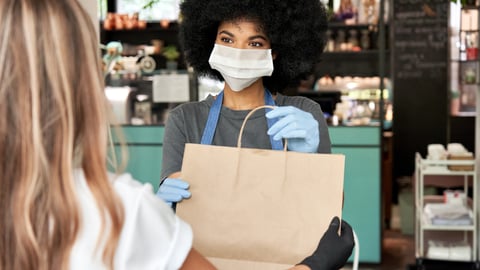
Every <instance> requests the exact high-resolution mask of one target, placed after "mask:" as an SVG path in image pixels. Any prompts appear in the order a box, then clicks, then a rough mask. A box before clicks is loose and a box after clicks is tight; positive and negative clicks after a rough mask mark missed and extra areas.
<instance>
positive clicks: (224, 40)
mask: <svg viewBox="0 0 480 270" xmlns="http://www.w3.org/2000/svg"><path fill="white" fill-rule="evenodd" d="M220 40H221V41H222V42H224V43H233V40H232V39H230V38H227V37H222V38H220Z"/></svg>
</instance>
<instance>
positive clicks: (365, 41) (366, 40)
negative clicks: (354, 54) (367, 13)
mask: <svg viewBox="0 0 480 270" xmlns="http://www.w3.org/2000/svg"><path fill="white" fill-rule="evenodd" d="M360 47H362V50H369V49H370V32H369V31H368V30H367V29H364V30H362V36H361V37H360Z"/></svg>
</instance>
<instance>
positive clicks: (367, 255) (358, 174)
mask: <svg viewBox="0 0 480 270" xmlns="http://www.w3.org/2000/svg"><path fill="white" fill-rule="evenodd" d="M122 129H123V133H124V135H125V140H126V144H127V146H128V148H127V149H128V155H129V162H128V166H127V169H126V170H127V171H128V172H130V173H131V174H132V176H133V177H134V178H135V179H137V180H139V181H141V182H145V183H151V184H152V186H153V188H154V190H155V191H156V190H157V189H158V185H159V182H160V171H161V164H162V147H163V132H164V127H163V126H122ZM329 132H330V138H331V141H332V152H333V153H338V154H344V155H345V184H344V192H345V193H344V208H343V218H344V219H345V220H346V221H348V223H349V224H351V225H352V227H353V229H354V230H355V232H356V234H357V236H358V239H359V244H360V257H359V261H360V262H365V263H379V262H380V260H381V257H380V256H381V222H380V218H381V217H380V215H381V214H380V211H381V199H380V198H381V194H380V166H381V160H380V157H381V144H380V128H379V127H369V126H360V127H359V126H356V127H344V126H339V127H329ZM116 147H118V145H117V146H116ZM319 173H321V172H319Z"/></svg>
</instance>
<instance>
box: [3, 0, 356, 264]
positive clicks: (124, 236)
mask: <svg viewBox="0 0 480 270" xmlns="http://www.w3.org/2000/svg"><path fill="white" fill-rule="evenodd" d="M97 44H98V38H97V37H96V35H95V32H94V30H93V25H92V23H91V21H90V18H89V17H88V15H87V14H86V12H85V11H84V10H83V9H82V8H81V7H80V5H79V4H78V2H77V1H76V0H3V1H0V63H1V65H0V133H1V134H0V154H1V156H0V187H1V188H0V207H1V209H0V233H1V236H0V270H11V269H21V270H30V269H35V270H46V269H55V270H56V269H82V270H85V269H89V270H90V269H142V270H148V269H214V266H213V265H212V264H210V263H209V262H208V261H207V260H206V259H205V258H204V257H202V256H201V255H200V254H199V253H198V252H196V251H195V250H194V249H193V248H192V231H191V228H190V227H189V225H188V224H186V223H184V222H183V221H182V220H180V219H179V218H178V217H177V216H175V215H174V213H173V211H172V210H171V208H170V207H169V206H167V204H165V203H164V202H163V201H162V200H160V199H158V198H157V197H156V196H155V195H154V194H153V192H152V188H151V186H150V185H141V184H139V183H138V182H135V181H134V180H132V179H131V177H130V176H129V175H127V174H123V175H119V176H113V175H111V174H109V173H107V167H106V160H107V145H108V140H107V138H108V128H109V121H108V119H107V115H108V114H109V112H108V105H107V102H106V99H105V96H104V93H103V78H102V71H101V67H100V63H101V61H100V58H99V49H98V45H97ZM339 227H341V229H342V231H344V232H346V233H343V234H342V237H339V236H338V235H337V233H336V231H337V230H338V228H339ZM349 233H350V234H349ZM348 237H351V229H350V228H349V227H348V225H347V224H340V223H339V220H338V218H337V219H334V220H333V221H332V226H331V228H330V229H329V230H328V231H327V232H326V233H325V235H324V237H323V239H322V241H321V242H320V244H319V248H318V249H317V251H315V253H314V255H312V256H309V257H307V259H306V260H305V261H304V262H303V264H302V265H298V266H295V269H330V268H325V267H323V266H324V265H329V264H328V263H330V262H331V261H332V260H330V259H329V257H332V258H336V256H338V255H335V256H329V255H330V254H335V253H332V252H336V251H337V249H332V248H331V246H330V245H329V244H330V243H332V242H335V243H338V242H346V244H345V245H348V243H350V242H349V240H350V239H349V238H348ZM350 251H351V249H350ZM307 265H310V267H309V266H307ZM322 265H323V266H322ZM317 266H321V267H323V268H317Z"/></svg>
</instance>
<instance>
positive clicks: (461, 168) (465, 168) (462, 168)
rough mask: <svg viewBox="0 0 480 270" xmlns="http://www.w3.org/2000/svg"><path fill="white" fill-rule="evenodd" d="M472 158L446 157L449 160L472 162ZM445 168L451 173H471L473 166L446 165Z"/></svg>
mask: <svg viewBox="0 0 480 270" xmlns="http://www.w3.org/2000/svg"><path fill="white" fill-rule="evenodd" d="M473 158H474V157H473V156H454V155H449V156H448V159H449V160H473ZM447 168H448V169H449V170H451V171H473V165H448V166H447Z"/></svg>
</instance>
